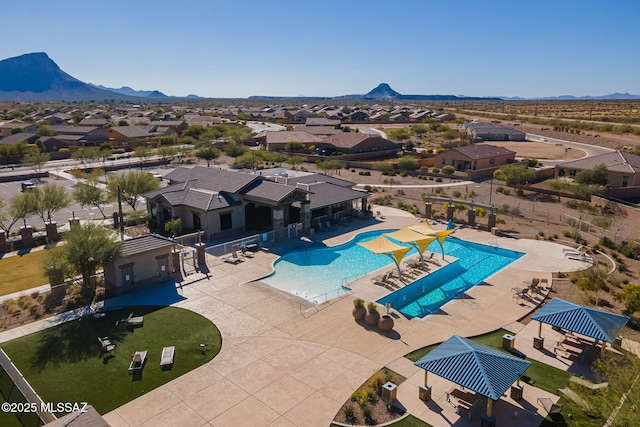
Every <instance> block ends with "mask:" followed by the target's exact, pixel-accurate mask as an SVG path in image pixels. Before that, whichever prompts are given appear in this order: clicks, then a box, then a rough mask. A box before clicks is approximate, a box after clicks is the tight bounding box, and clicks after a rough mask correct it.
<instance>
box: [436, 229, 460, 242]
mask: <svg viewBox="0 0 640 427" xmlns="http://www.w3.org/2000/svg"><path fill="white" fill-rule="evenodd" d="M455 231H456V229H455V228H452V229H451V230H442V231H436V237H437V239H438V242H440V243H442V242H444V239H446V238H447V236H448V235H449V234H453V233H454V232H455Z"/></svg>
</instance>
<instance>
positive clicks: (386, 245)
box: [358, 236, 411, 263]
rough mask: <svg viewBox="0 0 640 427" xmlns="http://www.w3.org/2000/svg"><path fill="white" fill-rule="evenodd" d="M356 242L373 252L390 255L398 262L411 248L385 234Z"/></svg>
mask: <svg viewBox="0 0 640 427" xmlns="http://www.w3.org/2000/svg"><path fill="white" fill-rule="evenodd" d="M358 244H359V245H360V246H362V247H363V248H366V249H369V250H370V251H371V252H373V253H374V254H385V255H387V256H390V257H392V258H393V259H394V260H395V262H396V263H399V262H400V261H401V260H402V258H404V256H405V255H406V254H407V252H409V250H410V249H411V248H407V247H406V246H400V245H397V244H395V243H393V242H392V241H391V240H389V239H387V238H386V237H385V236H379V237H376V238H375V239H373V240H369V241H368V242H358Z"/></svg>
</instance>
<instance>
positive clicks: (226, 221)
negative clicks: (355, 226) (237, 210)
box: [220, 212, 232, 231]
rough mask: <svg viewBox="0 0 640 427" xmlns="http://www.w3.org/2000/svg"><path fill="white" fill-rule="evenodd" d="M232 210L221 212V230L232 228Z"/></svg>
mask: <svg viewBox="0 0 640 427" xmlns="http://www.w3.org/2000/svg"><path fill="white" fill-rule="evenodd" d="M231 228H232V222H231V212H229V213H223V214H220V231H224V230H231Z"/></svg>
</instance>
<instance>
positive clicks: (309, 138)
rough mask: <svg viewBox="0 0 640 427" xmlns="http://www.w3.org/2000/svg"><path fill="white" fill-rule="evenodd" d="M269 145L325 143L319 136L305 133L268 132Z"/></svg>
mask: <svg viewBox="0 0 640 427" xmlns="http://www.w3.org/2000/svg"><path fill="white" fill-rule="evenodd" d="M266 135H267V144H286V143H288V142H302V143H307V144H309V143H316V142H320V141H323V139H322V138H320V137H319V136H316V135H313V134H311V133H309V132H305V131H280V132H278V131H267V132H266Z"/></svg>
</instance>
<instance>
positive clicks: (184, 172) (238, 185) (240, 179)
mask: <svg viewBox="0 0 640 427" xmlns="http://www.w3.org/2000/svg"><path fill="white" fill-rule="evenodd" d="M165 178H167V179H168V180H169V181H170V182H184V181H187V180H193V179H197V180H198V185H197V186H198V187H199V188H204V189H206V190H213V191H226V192H227V193H237V192H239V191H240V190H241V189H243V188H244V187H246V186H247V185H249V184H250V183H251V182H253V181H254V180H258V179H261V178H259V177H257V176H255V175H253V174H248V173H243V172H236V171H228V170H225V169H216V168H207V167H204V166H196V167H194V168H177V169H176V170H174V171H172V172H170V173H168V174H167V175H165Z"/></svg>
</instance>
